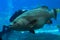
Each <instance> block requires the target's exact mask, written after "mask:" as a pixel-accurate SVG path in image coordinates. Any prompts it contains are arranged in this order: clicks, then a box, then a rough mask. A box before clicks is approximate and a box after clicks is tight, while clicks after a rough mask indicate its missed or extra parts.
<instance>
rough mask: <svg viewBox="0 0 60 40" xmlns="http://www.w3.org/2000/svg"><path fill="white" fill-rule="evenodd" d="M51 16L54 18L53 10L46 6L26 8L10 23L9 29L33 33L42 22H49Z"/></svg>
mask: <svg viewBox="0 0 60 40" xmlns="http://www.w3.org/2000/svg"><path fill="white" fill-rule="evenodd" d="M51 18H56V11H55V10H49V9H48V8H46V7H41V8H36V9H32V10H28V11H26V12H24V13H23V14H21V15H19V16H18V17H16V18H15V19H14V20H13V21H12V22H11V23H10V25H11V26H10V29H13V30H16V31H30V32H32V33H34V30H36V29H40V28H43V25H44V24H46V23H48V24H51V23H52V22H51V20H50V19H51Z"/></svg>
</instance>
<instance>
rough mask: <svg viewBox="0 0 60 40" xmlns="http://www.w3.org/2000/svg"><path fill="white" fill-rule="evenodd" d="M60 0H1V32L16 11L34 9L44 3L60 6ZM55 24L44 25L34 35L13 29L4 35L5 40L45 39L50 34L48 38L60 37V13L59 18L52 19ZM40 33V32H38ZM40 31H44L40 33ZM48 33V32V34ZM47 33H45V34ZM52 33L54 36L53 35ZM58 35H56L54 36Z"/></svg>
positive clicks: (50, 5) (54, 6) (50, 6)
mask: <svg viewBox="0 0 60 40" xmlns="http://www.w3.org/2000/svg"><path fill="white" fill-rule="evenodd" d="M59 4H60V0H0V32H2V30H3V25H9V23H10V22H9V19H10V17H11V16H12V15H13V14H14V12H15V11H17V10H19V9H27V10H30V9H34V8H37V7H40V6H42V5H46V6H48V7H49V8H60V5H59ZM52 21H53V24H52V25H51V26H49V25H44V27H43V28H42V29H39V30H36V31H35V32H36V34H35V35H33V34H31V33H29V32H16V31H12V32H9V33H7V34H5V35H4V36H3V40H19V39H20V40H24V39H25V40H33V39H34V40H44V39H46V40H47V38H48V37H46V35H48V36H49V38H48V40H50V39H52V38H53V40H55V38H56V37H57V36H58V37H57V38H56V40H58V39H60V32H59V30H58V28H57V26H56V24H60V13H58V15H57V20H54V19H52ZM37 33H38V34H37ZM40 33H42V34H41V35H40ZM47 33H48V34H47ZM43 34H45V35H43ZM50 35H52V36H53V37H51V36H50ZM54 36H56V37H54Z"/></svg>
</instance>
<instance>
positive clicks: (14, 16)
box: [10, 10, 27, 22]
mask: <svg viewBox="0 0 60 40" xmlns="http://www.w3.org/2000/svg"><path fill="white" fill-rule="evenodd" d="M26 11H27V10H25V11H23V10H18V11H16V12H15V13H14V14H13V16H12V17H11V18H10V22H12V21H14V19H15V18H16V17H18V16H19V15H21V14H22V13H24V12H26Z"/></svg>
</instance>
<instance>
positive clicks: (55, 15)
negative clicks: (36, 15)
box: [53, 9, 57, 19]
mask: <svg viewBox="0 0 60 40" xmlns="http://www.w3.org/2000/svg"><path fill="white" fill-rule="evenodd" d="M53 11H54V18H55V19H56V18H57V11H56V9H53Z"/></svg>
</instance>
